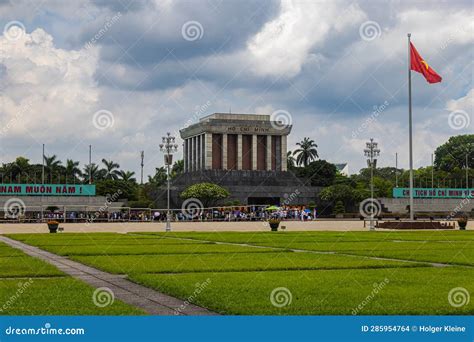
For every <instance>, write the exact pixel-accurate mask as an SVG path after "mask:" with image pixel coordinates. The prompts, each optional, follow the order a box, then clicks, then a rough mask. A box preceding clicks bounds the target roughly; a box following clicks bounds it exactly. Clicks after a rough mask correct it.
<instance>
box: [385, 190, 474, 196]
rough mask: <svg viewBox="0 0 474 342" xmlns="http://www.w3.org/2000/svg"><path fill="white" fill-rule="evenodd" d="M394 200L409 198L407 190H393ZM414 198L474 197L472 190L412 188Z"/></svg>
mask: <svg viewBox="0 0 474 342" xmlns="http://www.w3.org/2000/svg"><path fill="white" fill-rule="evenodd" d="M393 197H394V198H407V197H410V189H409V188H393ZM413 197H414V198H467V197H474V189H452V188H440V189H437V188H414V189H413Z"/></svg>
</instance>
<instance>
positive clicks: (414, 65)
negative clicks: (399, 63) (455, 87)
mask: <svg viewBox="0 0 474 342" xmlns="http://www.w3.org/2000/svg"><path fill="white" fill-rule="evenodd" d="M410 60H411V70H413V71H417V72H419V73H420V74H423V76H425V78H426V80H427V81H428V83H438V82H441V80H442V78H441V76H440V75H438V74H437V73H436V71H434V70H433V68H432V67H430V66H429V65H428V63H426V62H425V60H424V59H423V58H422V57H421V56H420V54H419V53H418V51H416V49H415V46H414V45H413V44H412V43H411V42H410Z"/></svg>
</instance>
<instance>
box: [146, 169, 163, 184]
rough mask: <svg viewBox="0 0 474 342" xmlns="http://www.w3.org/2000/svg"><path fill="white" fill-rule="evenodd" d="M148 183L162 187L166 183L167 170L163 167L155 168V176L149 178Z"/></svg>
mask: <svg viewBox="0 0 474 342" xmlns="http://www.w3.org/2000/svg"><path fill="white" fill-rule="evenodd" d="M148 182H149V183H151V184H153V185H155V186H161V185H163V184H165V183H166V169H165V168H164V167H163V166H161V167H157V168H155V174H154V175H153V177H151V176H148Z"/></svg>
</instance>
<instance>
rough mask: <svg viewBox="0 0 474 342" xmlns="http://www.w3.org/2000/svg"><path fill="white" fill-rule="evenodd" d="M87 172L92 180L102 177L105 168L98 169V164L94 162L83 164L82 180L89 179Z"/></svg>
mask: <svg viewBox="0 0 474 342" xmlns="http://www.w3.org/2000/svg"><path fill="white" fill-rule="evenodd" d="M89 172H90V176H91V178H92V182H95V181H99V180H102V179H104V174H105V170H100V169H99V166H98V165H96V164H95V163H92V164H90V165H85V166H84V172H83V173H82V180H83V181H84V182H88V181H89Z"/></svg>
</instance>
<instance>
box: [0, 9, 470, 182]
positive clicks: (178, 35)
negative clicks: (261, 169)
mask: <svg viewBox="0 0 474 342" xmlns="http://www.w3.org/2000/svg"><path fill="white" fill-rule="evenodd" d="M473 14H474V11H473V5H472V1H469V0H468V1H400V0H394V1H375V0H373V1H324V2H323V1H310V0H306V1H286V0H282V1H277V0H275V1H273V0H271V1H270V0H264V1H262V0H258V1H257V0H255V1H246V0H241V1H237V0H229V1H223V0H193V1H172V0H116V1H111V0H110V1H109V0H95V1H94V0H74V1H73V0H70V1H65V0H55V1H48V0H45V1H41V0H25V1H21V0H11V1H8V0H0V25H1V27H0V30H1V29H2V28H3V30H2V31H1V32H0V33H2V35H1V37H0V162H6V161H10V160H12V159H13V158H15V157H16V156H18V155H23V156H25V157H27V158H30V160H31V161H32V162H40V161H41V144H42V143H45V144H46V154H47V155H51V154H56V155H57V156H58V157H59V158H60V159H62V160H66V158H71V159H75V160H80V161H81V162H82V163H86V162H87V158H88V157H87V156H88V145H89V144H91V145H92V146H93V161H94V162H99V161H100V160H101V159H102V158H103V157H105V158H107V159H113V160H114V161H116V162H118V163H120V165H121V167H122V168H123V169H129V170H132V171H135V172H137V174H138V173H139V172H138V171H139V163H140V160H139V151H140V150H145V163H146V169H145V173H146V174H150V173H152V172H153V170H154V168H155V167H156V166H160V165H162V159H163V158H162V155H161V154H160V153H159V147H158V144H159V143H160V140H161V136H162V135H163V134H164V133H165V132H166V131H170V132H173V133H174V134H177V133H176V132H177V131H178V130H179V128H182V127H183V126H184V125H186V124H190V123H193V122H195V121H196V120H198V118H199V117H201V116H204V115H208V114H211V113H214V112H229V111H231V112H233V113H263V114H272V113H274V112H278V113H282V112H283V113H285V112H287V113H288V114H286V115H285V118H286V119H287V120H289V121H291V122H292V124H293V132H292V134H291V136H290V139H289V148H290V149H293V148H294V144H295V143H296V142H297V141H299V140H300V139H302V137H305V136H308V137H311V138H312V139H314V140H315V141H316V143H317V144H318V146H319V154H320V157H321V158H322V159H326V160H328V161H331V162H349V165H350V171H351V172H356V171H358V170H359V169H360V168H361V167H363V166H364V165H365V161H364V157H363V148H364V146H365V141H367V140H368V139H369V138H370V137H373V138H375V140H376V141H378V142H379V145H380V149H381V150H382V152H381V157H380V165H393V164H394V160H395V153H396V152H398V154H399V163H400V165H401V166H402V167H406V166H407V164H408V143H407V139H408V130H407V125H408V120H407V115H408V114H407V101H408V89H407V33H408V32H411V33H412V41H413V43H414V44H415V46H416V47H417V49H418V51H419V52H420V54H421V55H422V56H423V57H424V58H425V59H426V61H427V62H428V63H429V64H430V66H432V67H433V68H434V69H435V70H436V71H437V72H438V73H439V74H440V75H441V76H442V77H443V81H442V83H438V84H431V85H430V84H428V83H426V81H425V80H424V79H423V77H422V75H420V74H416V73H414V74H413V75H412V79H413V113H414V147H415V151H414V154H415V166H417V167H418V166H422V165H426V164H429V163H430V155H431V153H432V151H433V149H434V148H435V147H436V146H438V145H439V144H441V143H443V142H444V141H445V140H447V139H448V138H449V137H450V136H452V135H457V134H466V133H472V132H473V131H474V129H473V127H474V123H473V107H474V89H473V65H472V63H473V51H474V50H473V46H474V45H473V41H474V22H473V19H474V16H473ZM180 142H181V141H180Z"/></svg>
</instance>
